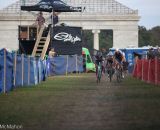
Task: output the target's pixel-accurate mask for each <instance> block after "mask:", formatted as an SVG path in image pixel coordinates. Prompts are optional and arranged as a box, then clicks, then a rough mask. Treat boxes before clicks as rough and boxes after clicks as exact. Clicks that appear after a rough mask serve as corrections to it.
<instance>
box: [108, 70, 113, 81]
mask: <svg viewBox="0 0 160 130" xmlns="http://www.w3.org/2000/svg"><path fill="white" fill-rule="evenodd" d="M108 71H109V81H110V82H111V81H112V75H113V72H112V68H110V69H109V70H108Z"/></svg>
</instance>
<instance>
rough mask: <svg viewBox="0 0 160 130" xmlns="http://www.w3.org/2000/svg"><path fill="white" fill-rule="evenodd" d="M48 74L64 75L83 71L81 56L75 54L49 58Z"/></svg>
mask: <svg viewBox="0 0 160 130" xmlns="http://www.w3.org/2000/svg"><path fill="white" fill-rule="evenodd" d="M47 63H48V68H47V70H48V75H49V76H54V75H64V74H68V73H72V72H83V57H82V56H77V55H72V56H71V55H62V56H58V57H54V58H49V59H48V60H47Z"/></svg>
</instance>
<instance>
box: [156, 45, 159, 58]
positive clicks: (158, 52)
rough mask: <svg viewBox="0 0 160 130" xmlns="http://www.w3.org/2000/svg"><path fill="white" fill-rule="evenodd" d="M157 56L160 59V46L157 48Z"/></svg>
mask: <svg viewBox="0 0 160 130" xmlns="http://www.w3.org/2000/svg"><path fill="white" fill-rule="evenodd" d="M156 56H157V58H159V59H160V47H158V48H157V51H156Z"/></svg>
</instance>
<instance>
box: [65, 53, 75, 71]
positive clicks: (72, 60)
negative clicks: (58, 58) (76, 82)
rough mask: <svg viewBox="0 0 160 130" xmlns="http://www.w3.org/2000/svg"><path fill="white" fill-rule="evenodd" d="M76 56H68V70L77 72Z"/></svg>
mask: <svg viewBox="0 0 160 130" xmlns="http://www.w3.org/2000/svg"><path fill="white" fill-rule="evenodd" d="M76 60H77V59H76V56H75V55H74V56H68V68H67V72H69V73H71V72H76V71H77V64H76Z"/></svg>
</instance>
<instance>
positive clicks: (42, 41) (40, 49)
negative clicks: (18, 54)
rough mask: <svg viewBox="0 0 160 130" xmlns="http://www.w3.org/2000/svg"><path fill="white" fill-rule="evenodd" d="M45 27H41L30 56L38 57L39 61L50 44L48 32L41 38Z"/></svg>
mask: <svg viewBox="0 0 160 130" xmlns="http://www.w3.org/2000/svg"><path fill="white" fill-rule="evenodd" d="M44 29H45V27H44V26H42V27H41V29H40V31H39V33H38V37H37V40H36V43H35V46H34V49H33V52H32V56H34V57H35V56H40V57H41V59H42V60H43V59H44V57H45V55H46V52H47V49H48V46H49V42H50V31H48V34H47V37H46V36H43V32H44Z"/></svg>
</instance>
